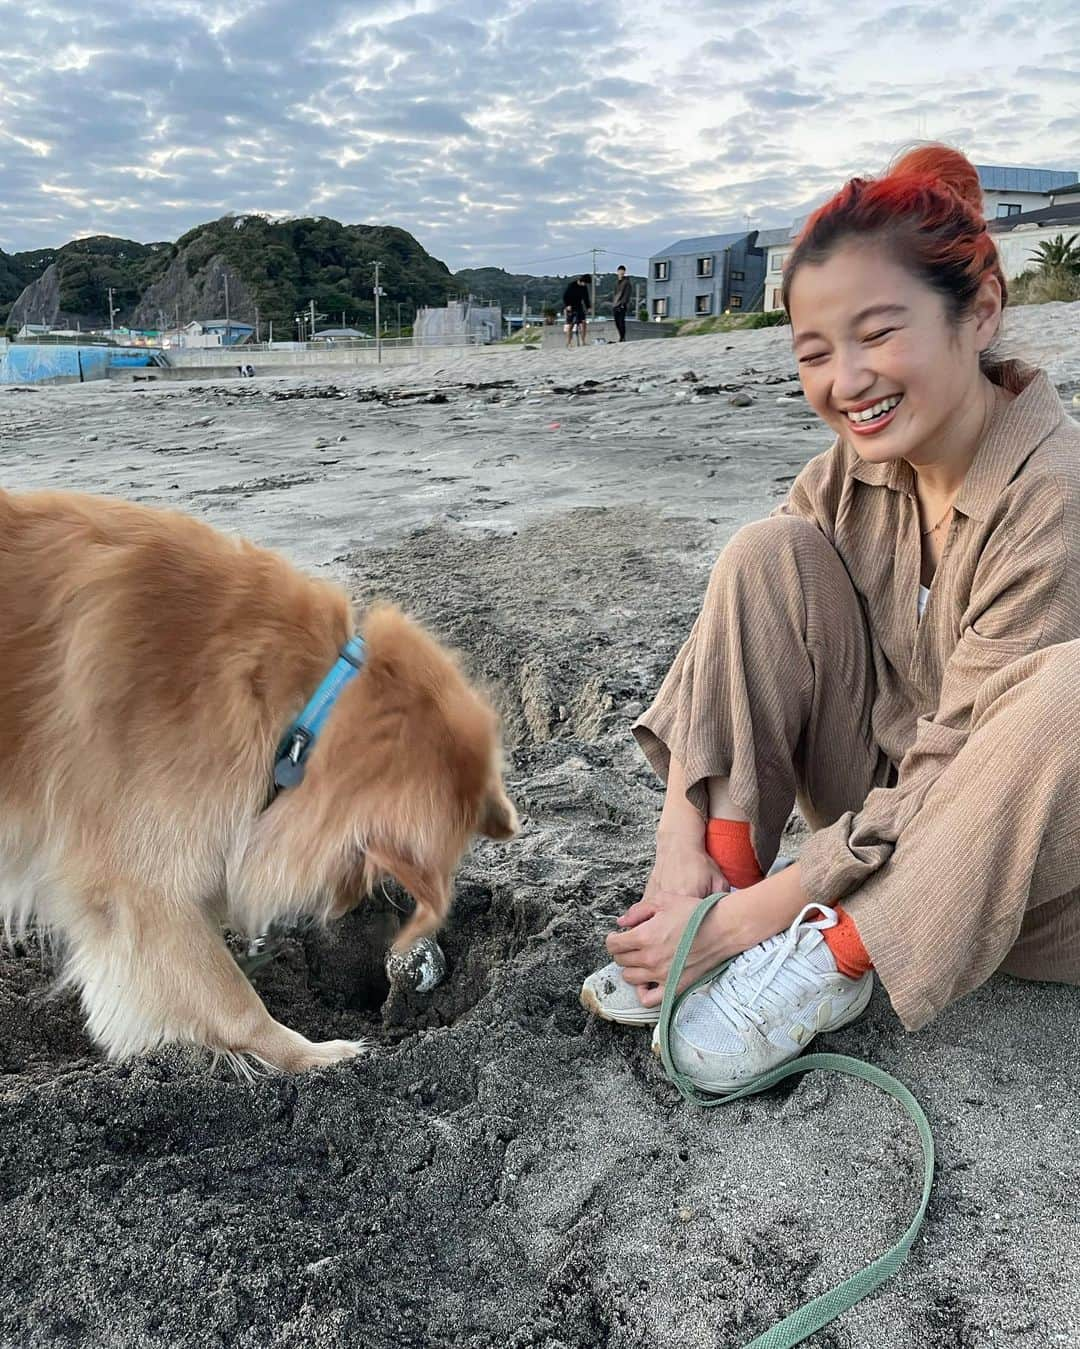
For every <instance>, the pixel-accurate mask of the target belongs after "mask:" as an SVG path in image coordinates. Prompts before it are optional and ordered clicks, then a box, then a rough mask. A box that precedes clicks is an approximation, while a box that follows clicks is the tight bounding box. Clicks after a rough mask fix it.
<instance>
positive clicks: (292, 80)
mask: <svg viewBox="0 0 1080 1349" xmlns="http://www.w3.org/2000/svg"><path fill="white" fill-rule="evenodd" d="M926 139H941V140H946V141H948V142H950V143H951V144H954V145H957V146H958V147H959V148H960V149H962V150H963V151H964V152H965V153H967V154H968V155H969V156H970V157H971V158H972V159H973V160H974V161H975V162H976V163H989V164H1027V165H1034V166H1040V167H1045V168H1064V169H1074V170H1080V6H1078V5H1077V4H1076V0H1040V4H1039V5H1038V6H1035V5H1030V4H1029V5H1027V6H1019V5H1015V4H1011V3H1010V4H1006V3H1003V2H1002V0H970V3H967V4H965V5H954V6H947V7H946V6H942V5H941V3H940V0H933V2H932V3H920V2H919V0H915V2H914V3H908V4H890V3H888V0H882V2H880V3H872V2H871V0H846V2H845V3H843V4H837V3H829V4H825V3H821V0H760V2H759V3H756V4H747V3H745V2H744V0H740V3H734V2H733V0H684V3H680V4H673V3H662V2H661V3H657V2H656V0H449V2H448V3H443V2H442V0H307V2H306V3H303V2H302V0H227V2H223V0H153V2H152V3H150V2H148V0H126V2H125V3H123V4H106V5H94V4H92V3H88V0H79V2H78V3H72V0H21V2H20V3H15V2H13V0H0V248H2V249H4V250H5V251H6V252H14V251H19V250H23V249H29V248H45V247H55V246H58V245H60V244H62V243H65V242H67V241H68V240H69V239H72V238H75V237H78V236H81V235H90V234H114V235H121V236H124V237H127V238H133V239H138V240H140V241H142V242H144V243H149V242H152V241H155V240H161V239H176V238H177V237H178V236H179V235H180V234H182V233H183V232H184V231H185V230H188V229H190V228H192V227H193V226H195V225H197V224H200V223H202V222H203V221H206V220H213V219H216V218H217V217H219V216H221V215H224V214H225V213H227V212H236V213H251V212H262V213H264V214H267V215H270V216H273V217H278V218H280V217H287V216H303V215H326V216H332V217H333V218H334V219H337V220H341V221H345V222H348V223H367V224H392V225H398V226H400V227H402V228H403V229H406V230H408V231H409V232H410V233H411V234H413V235H415V237H416V238H417V239H418V240H419V241H420V243H421V244H422V245H423V246H424V247H425V248H426V249H427V250H428V252H430V253H432V254H434V255H435V256H436V257H438V258H441V259H442V260H443V261H445V262H446V263H447V264H448V265H449V266H450V267H451V269H452V270H458V269H460V268H463V267H475V266H497V267H505V268H506V269H507V270H509V271H515V272H531V273H541V272H551V273H559V274H563V273H566V272H569V271H573V270H576V269H578V268H582V269H584V270H588V265H589V256H588V250H589V249H592V248H594V247H595V248H598V249H601V250H603V251H602V252H600V253H598V254H597V268H598V270H610V269H611V268H613V267H614V266H615V265H616V263H618V262H625V263H626V264H627V266H629V268H630V270H631V271H641V270H643V263H644V260H645V259H646V258H648V256H649V255H650V254H653V253H656V252H659V251H660V250H661V249H663V248H664V247H665V246H666V245H667V244H669V243H671V242H673V241H674V240H676V239H679V238H684V237H687V236H691V235H699V234H710V233H721V232H724V231H727V230H732V229H741V228H743V227H744V226H746V225H747V224H749V225H750V226H751V227H757V228H766V227H772V226H778V225H786V224H789V223H790V222H791V221H792V220H793V219H795V218H797V217H799V216H801V215H803V214H805V213H806V212H807V211H808V210H809V209H811V208H812V207H813V206H814V205H816V204H817V203H818V202H819V201H821V200H823V199H824V198H825V197H826V196H828V195H829V194H831V193H832V192H833V191H835V190H836V189H837V188H838V187H840V185H841V184H842V183H843V182H844V181H845V179H847V178H849V177H851V176H852V175H853V174H856V173H864V174H865V173H876V172H880V171H881V170H882V169H883V168H884V167H885V166H886V165H887V163H888V162H889V160H890V159H891V158H892V157H894V156H895V154H896V153H897V152H898V151H899V150H900V149H902V148H903V147H904V146H905V145H908V144H910V143H911V142H913V141H917V140H926Z"/></svg>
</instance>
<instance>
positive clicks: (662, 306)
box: [652, 295, 668, 319]
mask: <svg viewBox="0 0 1080 1349" xmlns="http://www.w3.org/2000/svg"><path fill="white" fill-rule="evenodd" d="M667 305H668V297H667V296H666V295H661V296H660V297H659V299H656V300H653V302H652V316H653V318H654V319H666V318H667Z"/></svg>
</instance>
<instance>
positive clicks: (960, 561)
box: [779, 362, 1080, 903]
mask: <svg viewBox="0 0 1080 1349" xmlns="http://www.w3.org/2000/svg"><path fill="white" fill-rule="evenodd" d="M1001 382H1002V383H1003V384H1004V386H1005V387H1006V388H1007V389H1009V390H1010V392H1014V393H1016V395H1017V396H1016V397H1015V398H1013V399H1012V400H1011V401H1010V402H1008V403H1004V404H1002V405H1000V406H999V407H998V408H997V410H996V412H995V414H994V416H993V419H992V421H991V423H990V425H989V427H988V428H987V432H986V435H985V437H984V439H983V440H982V442H981V443H980V445H979V449H978V452H977V453H976V456H975V459H974V460H973V462H972V465H971V467H970V468H969V469H968V472H967V475H966V477H965V478H964V481H963V484H962V486H961V488H960V491H959V493H958V495H957V497H956V499H955V502H954V505H953V518H952V522H951V524H950V526H949V532H948V536H947V538H946V541H945V544H944V548H943V551H942V555H941V560H940V562H939V563H938V567H937V570H936V572H935V574H934V583H933V586H932V587H931V590H930V594H929V598H928V601H927V604H926V610H925V613H924V614H923V616H922V617H921V618H920V615H919V603H918V602H919V574H920V567H921V559H922V547H921V530H920V518H919V508H918V502H917V499H916V496H915V474H914V471H913V470H912V468H911V466H910V465H909V464H908V463H907V462H906V461H905V460H898V461H895V462H892V463H885V464H871V463H867V462H865V461H864V460H862V459H860V458H859V457H858V455H857V454H856V453H855V451H854V450H853V449H852V447H851V446H850V445H848V444H847V443H846V442H845V441H843V440H838V441H837V442H836V443H835V444H834V445H833V447H832V449H830V450H829V451H827V452H826V453H825V454H822V455H819V456H818V457H817V458H815V459H812V460H811V461H810V463H808V464H807V465H806V467H805V468H804V469H803V471H802V472H801V473H800V474H799V476H798V478H797V479H796V480H795V482H794V484H793V485H792V489H791V493H790V496H789V497H788V500H787V501H786V502H785V503H784V505H783V506H781V507H780V508H779V509H780V513H785V514H792V515H799V516H803V517H805V518H806V519H808V520H811V521H812V522H813V523H815V524H816V525H817V526H818V528H819V529H820V530H821V531H822V533H823V534H825V536H826V537H827V538H828V539H829V541H830V542H831V543H832V545H833V546H834V547H835V549H836V551H837V552H838V553H839V555H840V557H841V559H842V560H843V563H844V565H845V567H846V568H847V571H848V573H849V575H850V576H851V580H852V582H853V584H854V587H855V591H856V593H857V594H858V596H859V598H860V601H861V603H862V606H863V610H864V612H865V615H866V620H867V625H868V629H869V633H870V640H871V647H872V657H873V664H874V670H875V675H876V693H875V699H874V705H873V712H872V723H871V724H872V729H873V733H874V736H875V738H876V740H877V743H878V744H879V745H880V746H881V748H882V749H883V750H884V751H885V753H886V754H887V755H888V757H889V759H890V760H891V761H892V762H893V764H894V765H896V769H897V773H896V774H895V775H894V776H895V785H892V786H889V787H879V788H875V789H874V790H872V791H871V792H870V794H869V796H868V797H867V798H866V801H865V803H864V805H863V807H862V809H861V810H859V811H857V812H851V811H849V812H846V813H845V814H844V815H842V816H841V817H840V818H839V819H838V820H836V821H835V822H834V823H833V824H831V825H829V826H827V827H826V828H824V829H820V830H818V832H817V833H815V834H814V835H813V836H812V837H811V838H810V839H809V840H808V841H807V843H806V844H805V846H804V847H803V850H802V855H801V858H800V862H801V873H802V878H803V884H804V885H805V887H806V889H807V891H808V892H809V894H810V896H811V898H813V899H815V900H818V901H820V902H822V903H826V902H829V901H835V900H837V899H842V898H843V897H844V895H847V894H850V893H851V891H853V890H855V889H857V888H858V886H859V885H860V884H861V883H862V882H863V881H864V880H865V879H866V878H867V876H869V875H870V874H871V873H873V872H874V871H876V870H877V869H878V868H879V867H881V866H882V865H884V863H885V862H886V861H887V860H888V858H889V856H890V854H891V853H892V850H893V845H894V843H895V841H896V839H897V837H898V836H899V834H900V832H901V831H902V830H903V829H904V827H905V825H906V824H907V822H908V821H909V820H911V819H912V818H913V816H914V815H915V814H916V812H917V811H918V810H919V809H920V807H921V806H922V803H923V801H924V799H925V797H926V794H927V792H928V791H929V789H930V787H931V786H932V784H933V783H934V781H935V780H936V778H937V777H938V775H939V774H940V773H941V772H942V770H943V769H944V768H945V766H946V765H947V764H948V763H949V761H950V760H951V759H952V758H953V756H954V755H955V754H956V753H957V752H958V750H959V749H960V748H961V746H962V745H963V744H964V742H965V740H966V738H967V735H968V731H969V727H970V723H971V713H972V706H973V704H974V701H975V696H976V694H977V692H978V690H979V687H980V685H981V684H982V683H983V681H984V680H985V679H986V678H987V677H988V676H989V675H991V674H992V673H994V672H995V671H996V670H999V669H1001V668H1002V666H1004V665H1007V664H1009V663H1010V662H1011V661H1014V660H1016V659H1017V658H1018V657H1020V656H1023V655H1025V654H1026V653H1027V652H1030V651H1034V650H1037V649H1039V648H1041V647H1044V646H1049V645H1051V644H1053V643H1057V642H1066V641H1070V640H1072V639H1074V638H1080V427H1078V426H1077V424H1076V423H1075V422H1074V421H1073V420H1072V419H1071V418H1070V417H1068V416H1067V415H1066V414H1065V412H1064V410H1063V408H1062V405H1061V401H1060V399H1059V398H1058V395H1057V392H1056V390H1055V389H1054V387H1053V385H1052V384H1051V383H1050V381H1049V380H1048V379H1047V377H1046V375H1045V374H1043V373H1041V372H1037V371H1033V370H1031V369H1030V368H1028V367H1025V366H1022V365H1020V364H1019V363H1018V362H1007V363H1006V364H1005V367H1004V369H1003V372H1002V376H1001ZM1003 823H1004V822H1003Z"/></svg>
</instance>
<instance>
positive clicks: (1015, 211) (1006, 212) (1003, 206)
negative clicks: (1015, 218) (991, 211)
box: [997, 201, 1021, 220]
mask: <svg viewBox="0 0 1080 1349" xmlns="http://www.w3.org/2000/svg"><path fill="white" fill-rule="evenodd" d="M1020 210H1021V208H1020V207H1019V206H1018V205H1017V204H1016V203H1015V202H1011V201H999V202H998V206H997V217H998V219H999V220H1004V219H1005V217H1006V216H1010V215H1019V214H1020Z"/></svg>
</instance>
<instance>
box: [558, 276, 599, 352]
mask: <svg viewBox="0 0 1080 1349" xmlns="http://www.w3.org/2000/svg"><path fill="white" fill-rule="evenodd" d="M591 301H592V295H591V293H590V289H589V277H587V276H579V277H578V278H577V280H576V281H571V282H570V284H569V285H568V286H567V288H566V289H565V290H564V291H563V297H562V302H563V311H564V313H565V315H566V323H565V327H566V345H567V346H568V347H569V346H571V345H572V344H573V341H574V334H575V332H576V333H577V340H578V346H584V345H585V341H586V338H587V337H588V333H589V307H590V304H591Z"/></svg>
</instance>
